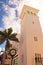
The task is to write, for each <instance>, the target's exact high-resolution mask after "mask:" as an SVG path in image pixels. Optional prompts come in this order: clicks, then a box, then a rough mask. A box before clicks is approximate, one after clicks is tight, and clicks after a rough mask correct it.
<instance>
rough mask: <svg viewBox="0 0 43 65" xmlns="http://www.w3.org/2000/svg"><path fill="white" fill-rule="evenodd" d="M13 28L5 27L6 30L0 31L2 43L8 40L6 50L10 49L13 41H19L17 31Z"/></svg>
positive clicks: (0, 41)
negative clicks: (14, 31)
mask: <svg viewBox="0 0 43 65" xmlns="http://www.w3.org/2000/svg"><path fill="white" fill-rule="evenodd" d="M12 32H13V30H12V28H9V29H5V30H4V31H0V45H1V44H3V42H5V41H6V46H5V50H7V49H9V48H10V46H11V44H10V40H11V41H16V42H19V40H18V38H17V37H16V35H17V33H13V34H12Z"/></svg>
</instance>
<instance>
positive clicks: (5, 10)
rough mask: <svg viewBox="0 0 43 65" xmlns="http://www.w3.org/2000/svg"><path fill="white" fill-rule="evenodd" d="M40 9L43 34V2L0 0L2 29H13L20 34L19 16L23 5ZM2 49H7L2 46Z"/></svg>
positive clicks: (36, 0) (0, 26)
mask: <svg viewBox="0 0 43 65" xmlns="http://www.w3.org/2000/svg"><path fill="white" fill-rule="evenodd" d="M24 4H26V5H28V6H31V7H34V8H36V9H39V13H38V16H39V21H40V24H41V28H42V32H43V9H42V8H43V0H22V1H21V0H0V29H5V28H6V29H8V28H9V27H12V28H13V32H17V33H20V30H21V29H20V19H19V15H20V12H21V10H22V7H23V5H24ZM0 47H2V48H3V47H5V43H4V45H1V46H0Z"/></svg>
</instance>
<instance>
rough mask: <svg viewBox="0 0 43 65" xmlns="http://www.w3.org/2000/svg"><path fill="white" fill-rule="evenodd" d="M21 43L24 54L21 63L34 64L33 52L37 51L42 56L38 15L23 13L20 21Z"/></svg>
mask: <svg viewBox="0 0 43 65" xmlns="http://www.w3.org/2000/svg"><path fill="white" fill-rule="evenodd" d="M34 37H36V38H37V40H35V39H34ZM21 43H22V45H21V50H22V53H23V56H24V57H23V58H24V60H23V63H22V64H21V65H35V53H39V54H41V56H42V57H43V38H42V31H41V27H40V23H39V17H38V16H36V15H34V14H28V13H26V14H25V16H24V18H23V20H22V21H21Z"/></svg>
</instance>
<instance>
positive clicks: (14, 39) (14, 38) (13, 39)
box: [10, 37, 19, 42]
mask: <svg viewBox="0 0 43 65" xmlns="http://www.w3.org/2000/svg"><path fill="white" fill-rule="evenodd" d="M10 40H12V41H16V42H19V40H18V38H17V37H10Z"/></svg>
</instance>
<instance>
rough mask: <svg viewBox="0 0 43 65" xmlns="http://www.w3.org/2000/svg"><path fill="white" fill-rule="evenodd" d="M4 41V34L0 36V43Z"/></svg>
mask: <svg viewBox="0 0 43 65" xmlns="http://www.w3.org/2000/svg"><path fill="white" fill-rule="evenodd" d="M4 41H5V37H4V36H1V37H0V45H1V44H3V42H4Z"/></svg>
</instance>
